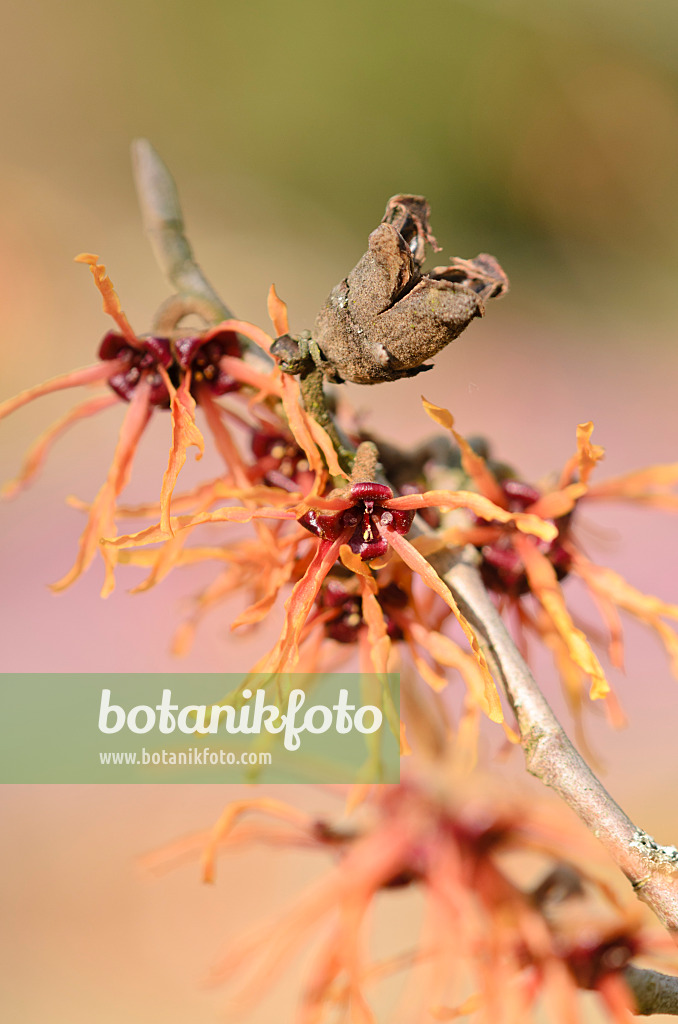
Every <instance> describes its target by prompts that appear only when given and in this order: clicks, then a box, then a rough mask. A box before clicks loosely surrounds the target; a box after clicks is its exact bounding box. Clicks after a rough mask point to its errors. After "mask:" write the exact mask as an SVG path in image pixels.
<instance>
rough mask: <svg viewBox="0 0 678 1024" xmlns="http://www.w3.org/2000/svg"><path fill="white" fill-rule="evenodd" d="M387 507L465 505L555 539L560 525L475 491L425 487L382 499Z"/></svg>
mask: <svg viewBox="0 0 678 1024" xmlns="http://www.w3.org/2000/svg"><path fill="white" fill-rule="evenodd" d="M383 505H384V508H393V509H418V508H440V509H443V510H448V509H454V508H466V509H468V510H469V512H474V513H475V514H476V515H477V516H479V517H480V518H481V519H486V520H487V521H488V522H499V523H515V525H516V526H517V528H518V529H519V530H520V531H521V532H522V533H529V534H533V535H534V536H535V537H539V539H540V540H545V541H552V540H554V539H555V538H556V537H557V536H558V528H557V527H556V526H554V524H553V523H549V522H546V521H545V520H543V519H541V518H540V517H539V516H535V515H532V514H531V513H529V512H507V511H506V509H505V508H501V507H500V506H499V505H495V504H494V502H493V501H490V499H489V498H486V497H484V496H483V495H482V494H476V493H475V492H474V491H424V493H423V494H404V495H401V496H400V497H398V498H389V499H388V500H387V501H384V502H383Z"/></svg>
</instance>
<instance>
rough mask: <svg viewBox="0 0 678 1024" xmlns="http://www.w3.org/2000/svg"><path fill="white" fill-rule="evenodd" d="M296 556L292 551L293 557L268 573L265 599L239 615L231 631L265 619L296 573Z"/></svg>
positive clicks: (261, 599) (232, 624)
mask: <svg viewBox="0 0 678 1024" xmlns="http://www.w3.org/2000/svg"><path fill="white" fill-rule="evenodd" d="M294 554H295V552H294V551H292V553H291V557H290V558H288V559H287V561H286V562H285V564H284V565H282V566H274V567H273V568H271V570H270V572H269V573H268V578H267V581H266V589H265V593H264V595H263V597H261V598H259V600H258V601H256V602H255V603H254V604H253V605H250V607H249V608H247V609H245V611H244V612H242V613H241V614H240V615H238V617H237V618H236V619H234V620H233V622H232V623H231V629H237V628H238V627H239V626H251V625H252V624H253V623H255V622H261V620H262V619H263V618H265V616H266V615H267V614H268V612H269V611H270V610H271V608H272V607H273V605H274V604H275V602H276V599H277V597H278V594H279V593H280V590H281V588H282V587H283V586H284V585H285V584H286V583H288V582H289V579H290V577H291V575H292V572H293V571H294V568H295V561H296V560H295V557H294Z"/></svg>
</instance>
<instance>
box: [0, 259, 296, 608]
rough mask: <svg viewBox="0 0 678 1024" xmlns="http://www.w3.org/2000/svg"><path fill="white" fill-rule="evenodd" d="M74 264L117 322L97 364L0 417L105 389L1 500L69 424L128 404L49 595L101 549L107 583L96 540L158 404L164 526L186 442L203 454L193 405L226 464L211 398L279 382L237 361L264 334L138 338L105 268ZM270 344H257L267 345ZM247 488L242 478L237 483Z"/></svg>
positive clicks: (0, 408)
mask: <svg viewBox="0 0 678 1024" xmlns="http://www.w3.org/2000/svg"><path fill="white" fill-rule="evenodd" d="M76 261H77V262H79V263H84V264H86V265H88V266H89V268H90V270H91V272H92V275H93V278H94V281H95V284H96V286H97V288H98V289H99V292H100V293H101V296H102V299H103V308H104V312H105V313H107V314H108V315H109V316H110V317H111V318H112V319H113V320H114V321H115V324H116V330H112V331H109V332H108V333H107V334H106V335H105V336H104V338H103V340H102V342H101V344H100V346H99V351H98V355H99V361H98V362H97V363H94V364H93V365H91V366H86V367H84V368H82V369H79V370H74V371H72V372H70V373H66V374H62V375H60V376H58V377H54V378H52V379H51V380H48V381H45V382H43V383H42V384H38V385H36V386H34V387H32V388H28V389H27V390H25V391H22V392H21V393H20V394H18V395H16V396H15V397H14V398H11V399H8V400H7V401H5V402H4V403H2V404H0V419H3V418H4V417H6V416H9V415H10V414H11V413H13V412H16V411H17V410H18V409H20V408H22V407H23V406H25V405H27V404H29V403H30V402H32V401H34V400H35V399H37V398H40V397H42V396H43V395H48V394H52V393H54V392H57V391H62V390H67V389H70V388H74V387H80V386H89V385H95V386H98V387H99V388H101V389H103V393H100V394H98V395H96V396H95V397H91V398H88V399H87V400H86V401H84V402H82V403H81V404H80V405H77V406H76V407H75V408H74V409H71V410H70V411H69V412H68V413H66V415H65V416H63V417H61V419H59V420H57V422H56V423H54V424H53V425H52V426H51V427H50V428H49V429H48V430H47V431H45V433H44V434H42V435H41V436H40V437H39V438H38V440H37V441H36V442H35V443H34V445H33V446H32V447H31V448H30V450H29V452H28V454H27V456H26V458H25V460H24V465H23V467H22V470H21V472H20V473H19V475H18V476H17V478H16V479H14V480H12V481H10V482H9V483H8V484H7V485H6V486H5V488H4V491H3V494H4V496H5V497H13V496H15V495H16V494H18V493H19V491H21V490H22V489H23V488H24V487H25V486H26V485H27V484H28V483H30V482H31V481H32V480H33V479H34V478H35V477H36V475H37V474H38V472H39V470H40V469H41V467H42V465H43V463H44V461H45V459H46V457H47V455H48V454H49V452H50V450H51V448H52V446H53V444H54V443H55V441H56V440H57V439H58V438H59V437H60V436H61V435H63V434H64V433H65V431H66V430H68V429H69V428H70V427H71V426H72V425H73V424H75V423H77V422H79V421H80V420H83V419H86V418H89V417H90V416H93V415H96V414H98V413H99V412H101V411H103V410H104V409H108V408H110V407H111V406H112V405H115V404H117V403H118V402H120V401H122V402H124V403H125V404H126V405H127V410H126V413H125V418H124V420H123V425H122V428H121V430H120V434H119V438H118V443H117V446H116V449H115V452H114V455H113V460H112V463H111V466H110V469H109V472H108V475H107V477H106V480H105V482H104V484H103V486H102V487H101V488H100V490H99V492H98V494H97V495H96V497H95V498H94V500H93V501H92V502H91V504H89V505H88V506H87V524H86V526H85V529H84V531H83V533H82V535H81V538H80V542H79V548H78V554H77V557H76V560H75V563H74V565H73V567H72V568H71V570H70V571H69V572H68V573H66V575H65V576H64V577H62V579H60V580H58V581H57V582H56V583H54V584H52V589H53V590H55V591H61V590H64V589H65V588H66V587H68V586H69V585H70V584H71V583H73V582H74V581H75V580H76V579H77V578H78V577H79V576H80V575H81V574H82V573H83V572H84V571H85V570H86V569H87V568H88V567H89V565H90V564H91V562H92V560H93V559H94V556H95V554H96V553H97V551H98V550H100V552H101V555H102V558H103V561H104V567H105V579H104V584H103V589H102V592H101V593H102V596H104V597H105V596H107V595H108V594H110V592H111V591H112V590H113V587H114V583H115V580H114V568H115V562H116V558H115V552H114V550H113V549H111V548H108V549H103V548H102V549H100V546H99V541H100V539H101V537H102V536H108V537H110V536H114V535H115V532H116V526H115V522H116V511H115V510H116V503H117V500H118V498H119V496H120V493H121V492H122V490H123V489H124V487H125V486H126V484H127V482H128V480H129V476H130V473H131V469H132V464H133V461H134V457H135V454H136V450H137V447H138V444H139V442H140V440H141V437H142V435H143V433H144V431H145V429H146V426H147V424H148V422H149V419H150V417H151V414H152V413H153V411H154V410H156V409H169V410H170V412H171V419H172V441H171V446H170V454H169V459H168V465H167V469H166V471H165V475H164V479H163V483H162V491H161V518H162V522H163V523H164V525H165V527H166V528H167V529H168V528H169V527H168V522H169V514H170V503H171V499H172V493H173V490H174V486H175V484H176V480H177V478H178V475H179V472H180V470H181V468H182V467H183V465H184V463H185V461H186V457H187V451H188V449H189V448H190V447H192V446H193V447H195V448H196V449H197V456H196V457H197V458H200V456H201V455H202V452H203V450H204V441H203V438H202V434H201V432H200V430H199V428H198V427H197V425H196V422H195V410H196V403H199V404H200V405H201V406H202V407H203V409H204V410H205V412H206V418H207V421H208V424H209V426H210V427H211V428H212V430H213V432H214V433H215V440H216V443H217V447H218V448H219V450H220V451H221V453H222V455H223V456H224V458H225V459H226V460H228V458H229V456H233V455H234V453H235V451H236V449H235V445H234V443H233V441H232V439H231V437H230V434H229V431H228V429H227V427H226V425H225V423H224V422H223V420H222V419H221V416H220V413H219V409H218V406H217V403H216V402H215V399H216V398H217V397H218V396H220V395H224V394H226V393H228V392H232V391H237V390H240V389H241V388H243V387H245V388H246V389H247V390H248V391H249V393H250V394H251V391H252V389H254V390H255V393H256V394H257V395H259V396H270V395H273V396H275V397H276V398H279V396H280V392H281V388H280V384H279V381H278V380H277V379H276V378H274V376H273V375H268V374H264V373H262V372H260V371H259V370H258V369H257V368H255V367H253V366H250V365H248V364H246V363H245V362H244V361H243V360H242V359H241V358H240V355H241V351H240V343H239V340H238V334H239V333H241V331H242V332H244V333H246V334H248V336H251V338H252V340H253V341H254V343H255V344H257V343H260V342H261V336H263V338H264V339H266V338H267V336H266V335H264V334H263V332H258V328H254V327H253V325H249V324H243V323H241V322H240V321H235V320H233V321H225V322H223V323H222V324H218V325H216V326H215V327H212V328H209V329H207V330H205V331H203V332H199V333H192V334H190V335H189V334H187V332H186V331H181V330H180V329H177V330H174V331H170V332H160V333H158V334H151V335H148V336H144V335H142V336H139V335H137V334H136V333H135V332H134V330H133V329H132V326H131V325H130V323H129V320H128V319H127V317H126V316H125V313H124V312H123V310H122V307H121V305H120V300H119V298H118V296H117V294H116V292H115V289H114V287H113V284H112V282H111V280H110V278H109V276H108V275H107V273H106V268H105V267H104V266H103V265H102V264H101V263H99V259H98V257H97V256H95V255H92V254H90V253H83V254H81V255H80V256H78V257H76ZM266 343H267V342H266V341H265V342H264V345H265V344H266ZM238 482H239V483H240V484H241V486H243V487H247V486H249V481H248V480H247V478H246V477H245V476H241V478H240V479H239V481H238Z"/></svg>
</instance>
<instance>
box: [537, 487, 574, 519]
mask: <svg viewBox="0 0 678 1024" xmlns="http://www.w3.org/2000/svg"><path fill="white" fill-rule="evenodd" d="M587 493H589V492H588V488H587V487H586V484H581V483H579V484H567V486H565V487H563V488H561V489H560V490H559V491H551V492H550V493H549V494H542V496H541V498H538V499H537V501H535V502H534V504H533V505H530V512H531V513H532V515H533V516H539V517H540V518H541V519H559V518H560V517H561V516H565V515H567V513H568V512H571V511H572V509H573V508H574V506H575V505H576V504H577V501H578V500H579V498H581V497H583V495H584V494H587Z"/></svg>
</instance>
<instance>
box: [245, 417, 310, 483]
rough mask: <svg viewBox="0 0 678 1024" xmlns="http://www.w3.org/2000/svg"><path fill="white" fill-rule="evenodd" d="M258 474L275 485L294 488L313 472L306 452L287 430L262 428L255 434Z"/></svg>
mask: <svg viewBox="0 0 678 1024" xmlns="http://www.w3.org/2000/svg"><path fill="white" fill-rule="evenodd" d="M251 443H252V454H253V455H254V457H255V459H256V460H257V461H256V467H255V471H256V477H257V479H259V480H264V481H265V482H266V483H267V484H270V485H271V486H272V487H282V488H283V489H284V490H290V491H294V490H297V489H298V486H300V485H301V484H303V483H305V482H306V480H305V479H304V477H305V476H307V474H308V473H309V465H308V459H307V458H306V453H305V452H304V451H303V450H302V449H301V448H300V447H299V446H298V445H297V444H295V442H294V441H291V440H290V439H289V438H287V437H285V436H284V435H283V434H276V433H269V432H267V431H266V430H258V431H256V433H254V434H253V435H252V442H251Z"/></svg>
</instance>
